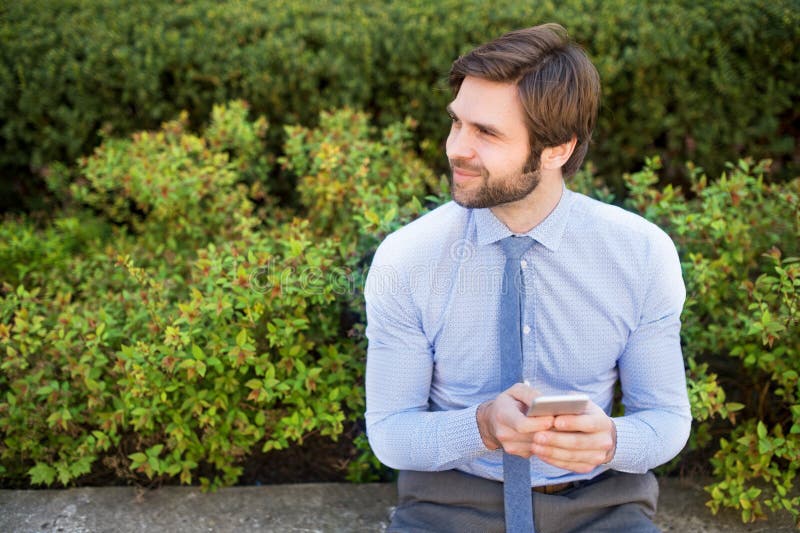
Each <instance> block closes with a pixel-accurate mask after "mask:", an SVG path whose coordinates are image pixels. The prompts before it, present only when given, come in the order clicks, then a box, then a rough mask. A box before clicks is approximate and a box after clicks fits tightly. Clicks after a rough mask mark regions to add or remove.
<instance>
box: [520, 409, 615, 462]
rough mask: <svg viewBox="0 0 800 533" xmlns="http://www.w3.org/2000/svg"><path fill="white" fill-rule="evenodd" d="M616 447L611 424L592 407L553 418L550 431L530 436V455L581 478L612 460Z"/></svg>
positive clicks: (603, 413) (608, 419)
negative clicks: (575, 413)
mask: <svg viewBox="0 0 800 533" xmlns="http://www.w3.org/2000/svg"><path fill="white" fill-rule="evenodd" d="M616 446H617V430H616V427H615V426H614V422H613V421H612V420H611V418H609V417H608V415H606V414H605V412H604V411H603V410H602V409H600V407H599V406H597V405H596V404H594V403H592V404H591V405H590V407H589V409H587V411H586V412H585V413H583V414H580V415H561V416H557V417H556V418H555V421H554V423H553V429H552V430H549V431H539V432H537V433H536V434H535V435H534V437H533V444H532V445H531V451H532V452H533V455H535V456H536V457H538V458H539V459H541V460H542V461H544V462H545V463H548V464H551V465H553V466H557V467H559V468H563V469H565V470H571V471H572V472H578V473H581V474H583V473H587V472H591V471H592V470H594V468H595V467H597V465H601V464H604V463H607V462H609V461H610V460H611V459H613V458H614V452H615V451H616Z"/></svg>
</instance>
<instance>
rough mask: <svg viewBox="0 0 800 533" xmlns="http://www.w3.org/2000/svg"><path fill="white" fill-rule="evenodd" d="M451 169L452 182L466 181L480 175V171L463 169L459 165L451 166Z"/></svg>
mask: <svg viewBox="0 0 800 533" xmlns="http://www.w3.org/2000/svg"><path fill="white" fill-rule="evenodd" d="M452 169H453V182H454V183H456V184H461V183H466V182H468V181H470V180H473V179H475V178H478V177H480V175H481V173H480V171H476V170H470V169H465V168H461V167H455V166H454V167H452Z"/></svg>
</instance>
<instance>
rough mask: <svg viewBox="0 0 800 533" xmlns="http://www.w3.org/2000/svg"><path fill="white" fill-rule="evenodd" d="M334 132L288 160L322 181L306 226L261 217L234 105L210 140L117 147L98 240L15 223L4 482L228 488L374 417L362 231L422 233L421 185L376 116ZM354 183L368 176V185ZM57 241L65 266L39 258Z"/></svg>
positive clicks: (400, 136)
mask: <svg viewBox="0 0 800 533" xmlns="http://www.w3.org/2000/svg"><path fill="white" fill-rule="evenodd" d="M322 122H323V124H324V125H325V128H327V129H325V130H324V131H319V132H317V131H311V130H308V131H300V130H296V131H295V133H296V134H297V135H298V136H299V137H298V139H300V138H301V137H302V138H303V139H305V140H306V141H308V142H307V143H306V144H303V142H298V143H295V145H294V146H293V147H292V148H291V149H290V150H288V151H287V152H288V153H290V154H292V156H293V157H295V158H297V160H298V161H299V160H301V159H303V158H305V157H311V158H313V159H314V161H315V162H316V164H318V166H317V167H314V168H311V167H308V168H305V169H304V170H305V171H306V172H307V175H306V177H305V178H304V180H303V183H305V184H306V185H305V186H304V188H303V189H302V197H303V199H304V201H305V202H307V205H308V211H307V212H305V213H302V215H303V216H300V215H301V213H292V212H291V211H288V210H286V209H279V208H276V207H274V205H272V204H271V203H270V200H269V197H266V198H262V201H261V204H260V205H261V209H262V210H265V211H266V214H267V215H269V216H267V217H265V218H264V220H258V219H256V218H255V217H254V216H253V213H254V212H255V211H254V205H255V204H254V203H253V202H252V201H251V197H252V196H253V191H260V192H261V195H262V196H265V195H266V192H265V190H264V189H263V188H260V187H261V183H262V182H263V175H260V173H259V172H254V171H255V170H258V169H263V165H264V164H265V159H264V154H263V150H259V149H258V144H259V143H261V142H262V140H261V137H262V135H261V133H262V129H263V126H264V124H263V121H262V120H261V119H258V120H256V121H252V122H251V121H249V120H248V119H247V114H246V111H245V108H244V107H243V105H242V103H241V102H233V103H231V104H230V105H228V106H225V107H219V108H216V110H215V112H214V114H213V117H212V122H211V124H210V125H209V127H208V128H207V129H206V131H205V134H204V135H203V136H197V135H194V134H191V133H189V132H187V131H185V129H184V124H183V123H182V122H181V121H177V122H169V123H166V124H165V125H164V126H163V127H162V128H161V130H159V131H157V132H151V133H148V132H141V133H137V134H135V135H134V136H133V137H132V139H130V140H114V139H109V140H107V141H106V142H105V143H104V144H103V145H102V146H101V147H99V148H98V149H97V150H96V151H95V153H94V155H93V156H91V157H90V158H88V159H87V160H85V161H83V162H82V163H81V165H80V167H79V169H78V175H79V177H78V179H77V181H76V184H75V185H74V186H73V187H72V188H71V190H72V193H73V197H72V199H71V201H72V202H73V204H80V205H83V206H85V207H89V208H92V209H93V210H94V212H95V213H96V216H95V219H96V220H98V221H97V222H95V224H98V225H100V227H103V228H107V229H108V231H107V235H105V236H98V237H96V238H94V239H93V240H91V239H87V238H84V237H82V231H83V230H82V229H81V226H80V225H78V224H76V223H75V222H73V220H75V219H74V218H69V217H66V216H62V217H56V218H55V222H54V223H53V225H52V226H50V227H46V228H44V229H36V228H34V227H33V225H32V224H31V223H29V222H27V221H25V220H12V219H8V220H6V221H5V223H4V225H3V229H2V231H3V232H4V233H7V234H9V235H21V236H22V237H21V238H19V239H18V240H17V241H18V242H19V243H21V246H18V245H16V244H15V242H13V241H12V243H11V247H8V246H6V247H0V259H2V260H3V264H2V269H3V272H11V273H12V274H13V277H12V276H9V277H8V278H5V279H6V282H5V284H4V285H3V291H2V292H3V293H2V298H1V299H0V349H2V350H3V352H4V354H5V358H4V361H3V362H2V364H0V392H2V396H1V397H0V398H1V399H0V431H2V435H3V439H2V442H1V443H0V461H1V462H0V465H2V466H1V467H0V476H2V477H5V478H8V479H12V480H13V479H19V478H21V477H23V476H27V477H28V479H29V480H30V482H31V483H33V484H42V483H43V484H47V485H50V484H52V483H54V482H56V481H57V482H58V483H60V484H63V485H66V484H68V483H70V482H72V481H74V480H76V479H78V478H80V477H81V476H82V475H84V474H87V473H88V472H89V471H90V470H91V469H95V470H97V469H106V470H113V471H115V472H116V473H117V475H118V476H120V477H121V478H122V479H131V480H137V481H140V482H141V481H142V480H144V479H145V478H147V479H152V480H153V482H163V481H166V480H169V479H175V480H180V482H182V483H193V482H199V483H201V484H202V485H204V486H218V485H220V484H231V483H234V482H235V481H236V479H237V478H238V476H239V475H240V474H241V471H242V466H241V465H242V463H243V460H244V458H245V457H246V456H247V455H248V454H250V453H251V452H252V451H253V450H254V449H255V447H256V446H258V447H260V448H261V449H262V450H263V451H270V450H273V449H281V448H285V447H287V446H289V445H290V443H292V442H298V441H302V439H303V438H304V437H305V436H307V435H308V434H310V433H312V432H313V433H318V434H321V435H323V436H329V437H330V438H334V439H335V438H338V436H339V435H340V434H341V433H342V431H343V424H344V423H345V421H347V420H353V419H354V418H357V417H359V416H360V415H361V413H362V411H363V388H362V387H361V376H362V373H363V357H364V340H363V335H361V333H360V331H361V328H360V327H359V326H358V324H357V323H356V322H355V321H354V319H353V317H354V316H355V315H356V314H357V313H358V309H357V308H356V307H354V306H356V305H360V303H359V302H360V285H361V282H360V279H361V274H360V272H358V271H357V269H358V268H359V267H363V264H364V260H365V258H364V257H363V256H364V255H365V254H368V253H370V252H369V250H368V247H369V246H374V242H373V240H370V239H378V238H380V235H378V234H377V233H375V234H374V236H371V237H370V239H367V238H365V237H363V238H362V237H361V236H360V235H358V232H359V228H360V226H359V225H358V224H355V223H354V222H353V220H354V219H355V218H356V217H358V216H359V214H360V213H361V212H369V213H373V214H374V216H375V217H377V220H378V222H379V223H378V224H370V225H364V226H363V228H364V231H369V232H379V231H386V230H387V229H388V225H391V224H401V223H403V218H405V219H406V220H407V219H408V218H410V217H412V216H415V215H416V214H418V212H419V210H421V205H420V204H419V203H418V202H416V203H415V202H413V201H412V200H411V199H412V198H413V197H414V196H417V195H420V194H421V193H422V192H423V190H424V181H422V180H418V178H419V177H420V176H421V173H422V172H423V169H424V167H423V166H422V165H421V164H420V163H419V161H417V160H416V159H415V158H414V157H413V156H412V155H411V154H410V153H409V152H408V151H407V150H406V149H405V146H404V144H403V142H404V139H406V138H407V137H408V133H407V131H406V130H405V128H404V127H402V126H401V125H395V126H391V127H389V128H387V129H386V130H385V131H384V132H383V133H382V136H381V138H382V139H384V141H385V142H386V145H382V144H380V143H377V142H375V141H371V140H370V137H371V136H372V135H373V134H374V133H375V132H373V131H371V130H370V129H369V128H367V127H366V123H367V119H366V117H365V116H363V115H359V114H355V113H353V112H348V111H344V112H340V113H337V114H330V115H325V116H324V117H323V119H322ZM362 126H363V127H362ZM353 128H354V129H353ZM223 130H225V131H226V132H228V133H227V134H225V133H223ZM222 140H224V142H223V141H222ZM318 140H320V141H321V140H324V143H327V144H326V146H327V148H325V150H329V151H324V150H323V151H317V149H318V148H320V147H321V146H322V145H316V144H314V143H315V142H316V141H318ZM397 161H403V162H404V163H407V164H408V168H409V169H410V170H409V171H408V172H404V171H403V170H402V169H399V170H398V169H396V168H395V167H394V166H393V165H396V163H397ZM287 164H289V163H287ZM334 164H335V165H340V166H341V170H337V171H336V172H333V173H331V172H330V170H331V169H332V168H333V166H334ZM351 168H363V169H364V170H363V172H361V173H359V174H358V175H357V176H356V178H357V179H355V180H354V179H353V177H352V176H350V175H349V174H348V172H347V171H346V170H347V169H351ZM386 172H389V173H390V174H391V179H392V180H393V183H394V185H387V184H386V183H385V178H386V174H385V173H386ZM315 177H316V179H315ZM258 178H261V181H252V182H250V183H248V180H257V179H258ZM326 180H327V181H326ZM343 187H345V188H350V187H352V190H344V189H343ZM344 192H346V193H348V194H343V193H344ZM325 199H329V200H330V201H332V202H333V203H337V205H338V206H339V207H340V208H341V209H344V208H349V209H350V211H346V212H345V213H346V214H347V215H348V216H344V217H341V216H339V213H338V212H335V211H333V210H331V209H329V207H330V206H329V205H328V204H327V203H326V202H325ZM397 206H399V209H398V207H397ZM318 207H319V208H318ZM392 212H393V213H394V214H391V213H392ZM390 215H391V216H390ZM82 216H84V217H90V215H82ZM370 217H371V216H370ZM381 224H386V225H387V227H385V228H383V229H381V228H379V226H380V225H381ZM42 237H44V238H46V239H50V240H51V241H55V242H56V246H55V250H56V252H55V253H53V254H45V253H41V252H37V250H36V249H35V247H34V246H32V245H31V244H30V243H31V242H33V241H34V240H35V239H41V238H42ZM59 240H61V241H63V244H58V241H59ZM71 242H82V243H85V244H87V245H86V247H85V248H79V247H76V246H73V245H71V244H70V243H71ZM362 242H363V243H365V244H364V247H359V246H356V245H354V244H353V243H362ZM51 256H54V257H55V258H56V259H51ZM23 263H27V265H26V267H25V270H24V271H23V270H22V269H20V268H19V266H18V265H19V264H23ZM52 264H59V265H61V271H62V274H63V275H59V276H52V274H53V271H52V270H51V269H49V267H50V265H52ZM10 282H14V285H12V284H11V283H10ZM356 284H357V286H356Z"/></svg>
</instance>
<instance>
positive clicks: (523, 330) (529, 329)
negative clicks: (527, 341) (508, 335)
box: [522, 324, 531, 335]
mask: <svg viewBox="0 0 800 533" xmlns="http://www.w3.org/2000/svg"><path fill="white" fill-rule="evenodd" d="M530 332H531V327H530V326H529V325H528V324H525V327H523V328H522V333H524V334H525V335H527V334H528V333H530Z"/></svg>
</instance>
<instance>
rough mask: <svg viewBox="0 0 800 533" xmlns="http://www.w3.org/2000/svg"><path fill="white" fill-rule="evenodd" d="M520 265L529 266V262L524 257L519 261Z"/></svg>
mask: <svg viewBox="0 0 800 533" xmlns="http://www.w3.org/2000/svg"><path fill="white" fill-rule="evenodd" d="M519 266H521V267H522V268H528V262H527V261H525V260H524V259H523V260H522V261H520V262H519Z"/></svg>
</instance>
